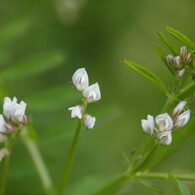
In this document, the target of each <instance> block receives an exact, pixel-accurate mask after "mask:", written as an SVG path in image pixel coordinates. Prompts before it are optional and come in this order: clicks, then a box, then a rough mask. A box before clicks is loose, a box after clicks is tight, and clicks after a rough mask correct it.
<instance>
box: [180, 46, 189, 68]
mask: <svg viewBox="0 0 195 195" xmlns="http://www.w3.org/2000/svg"><path fill="white" fill-rule="evenodd" d="M180 58H181V61H182V62H183V64H189V63H190V61H191V53H189V52H188V49H187V47H186V46H183V47H181V49H180Z"/></svg>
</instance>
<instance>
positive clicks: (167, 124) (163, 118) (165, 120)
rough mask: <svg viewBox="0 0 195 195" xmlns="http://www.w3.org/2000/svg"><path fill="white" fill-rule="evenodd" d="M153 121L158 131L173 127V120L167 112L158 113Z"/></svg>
mask: <svg viewBox="0 0 195 195" xmlns="http://www.w3.org/2000/svg"><path fill="white" fill-rule="evenodd" d="M155 122H156V124H157V125H158V128H159V131H161V132H162V131H169V130H171V129H172V128H173V121H172V119H171V117H170V116H169V115H168V114H167V113H164V114H160V115H158V116H157V117H156V118H155Z"/></svg>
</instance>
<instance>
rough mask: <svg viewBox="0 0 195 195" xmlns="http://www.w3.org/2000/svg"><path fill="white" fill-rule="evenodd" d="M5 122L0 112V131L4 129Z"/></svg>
mask: <svg viewBox="0 0 195 195" xmlns="http://www.w3.org/2000/svg"><path fill="white" fill-rule="evenodd" d="M5 126H6V122H5V120H4V118H3V115H2V114H0V132H2V133H3V132H5V131H6V127H5Z"/></svg>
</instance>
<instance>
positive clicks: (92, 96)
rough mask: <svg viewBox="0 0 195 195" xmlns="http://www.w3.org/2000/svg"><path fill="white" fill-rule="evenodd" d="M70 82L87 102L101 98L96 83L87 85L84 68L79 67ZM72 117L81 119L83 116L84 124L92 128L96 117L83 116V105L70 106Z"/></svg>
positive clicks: (87, 78) (87, 80)
mask: <svg viewBox="0 0 195 195" xmlns="http://www.w3.org/2000/svg"><path fill="white" fill-rule="evenodd" d="M72 82H73V84H74V86H75V87H76V89H77V90H78V91H81V92H82V95H83V97H84V98H85V99H86V100H87V102H88V103H92V102H96V101H98V100H100V99H101V93H100V88H99V85H98V83H95V84H93V85H90V86H89V77H88V74H87V72H86V70H85V68H79V69H78V70H77V71H76V72H75V73H74V74H73V76H72ZM68 110H70V111H71V117H72V118H79V119H82V118H83V117H84V125H85V126H86V127H87V128H89V129H92V128H93V127H94V125H95V121H96V118H95V117H92V116H90V115H89V114H85V116H83V110H84V108H83V105H77V106H74V107H70V108H69V109H68Z"/></svg>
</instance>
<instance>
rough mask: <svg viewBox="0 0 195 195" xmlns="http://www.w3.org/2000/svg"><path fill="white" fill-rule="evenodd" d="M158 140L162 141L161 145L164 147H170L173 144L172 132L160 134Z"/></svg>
mask: <svg viewBox="0 0 195 195" xmlns="http://www.w3.org/2000/svg"><path fill="white" fill-rule="evenodd" d="M157 138H158V139H159V140H160V143H161V144H163V145H170V144H171V142H172V135H171V131H164V132H161V133H159V134H158V136H157Z"/></svg>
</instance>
